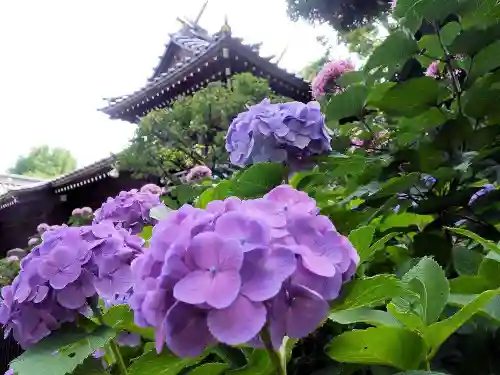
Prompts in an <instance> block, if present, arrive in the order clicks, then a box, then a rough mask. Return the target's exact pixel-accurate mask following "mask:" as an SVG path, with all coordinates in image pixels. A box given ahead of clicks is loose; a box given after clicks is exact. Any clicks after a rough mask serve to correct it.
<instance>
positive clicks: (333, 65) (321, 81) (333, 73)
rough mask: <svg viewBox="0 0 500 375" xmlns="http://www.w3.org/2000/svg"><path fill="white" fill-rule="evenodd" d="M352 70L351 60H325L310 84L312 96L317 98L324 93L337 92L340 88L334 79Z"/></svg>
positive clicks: (340, 90)
mask: <svg viewBox="0 0 500 375" xmlns="http://www.w3.org/2000/svg"><path fill="white" fill-rule="evenodd" d="M353 70H354V64H353V63H352V62H351V60H336V61H330V62H327V63H326V64H325V65H324V66H323V68H322V69H321V70H320V72H319V73H318V74H317V75H316V77H315V78H314V80H313V81H312V84H311V89H312V94H313V96H314V98H316V99H319V98H321V97H322V96H324V95H325V94H326V93H333V94H338V93H339V92H342V90H343V89H342V88H341V87H340V86H338V85H337V84H336V82H335V81H336V80H337V79H338V78H339V77H341V76H342V75H343V74H344V73H346V72H351V71H353Z"/></svg>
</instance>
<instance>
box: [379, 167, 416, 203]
mask: <svg viewBox="0 0 500 375" xmlns="http://www.w3.org/2000/svg"><path fill="white" fill-rule="evenodd" d="M418 181H420V176H419V174H418V173H410V174H407V175H404V176H399V177H393V178H391V179H389V180H387V181H385V182H384V183H383V184H382V185H381V186H380V190H379V191H377V192H376V193H375V194H373V196H372V197H373V198H381V197H388V196H391V195H394V194H396V193H400V192H403V191H405V190H408V189H409V188H411V187H412V186H413V185H415V184H416V183H417V182H418Z"/></svg>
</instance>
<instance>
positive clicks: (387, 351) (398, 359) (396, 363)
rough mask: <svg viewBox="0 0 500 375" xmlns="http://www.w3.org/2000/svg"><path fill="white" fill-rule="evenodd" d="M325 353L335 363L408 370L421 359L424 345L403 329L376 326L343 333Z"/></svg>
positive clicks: (423, 354)
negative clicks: (383, 366)
mask: <svg viewBox="0 0 500 375" xmlns="http://www.w3.org/2000/svg"><path fill="white" fill-rule="evenodd" d="M326 352H327V354H328V355H329V356H330V357H331V358H333V359H334V360H336V361H338V362H346V363H363V364H370V365H385V366H392V367H396V368H398V369H401V370H411V369H416V368H418V367H419V365H420V363H421V362H422V361H423V360H424V358H425V343H424V340H423V339H422V337H420V336H419V335H418V334H416V333H414V332H412V331H409V330H407V329H405V328H399V327H377V328H368V329H366V330H354V331H348V332H344V333H342V334H341V335H339V336H337V337H335V338H334V339H333V340H332V341H331V342H330V343H329V344H328V346H327V348H326Z"/></svg>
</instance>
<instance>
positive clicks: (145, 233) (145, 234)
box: [139, 225, 153, 243]
mask: <svg viewBox="0 0 500 375" xmlns="http://www.w3.org/2000/svg"><path fill="white" fill-rule="evenodd" d="M152 235H153V227H152V226H151V225H147V226H145V227H144V228H142V231H141V233H139V236H141V238H142V239H143V240H144V241H146V243H147V242H149V240H150V239H151V236H152Z"/></svg>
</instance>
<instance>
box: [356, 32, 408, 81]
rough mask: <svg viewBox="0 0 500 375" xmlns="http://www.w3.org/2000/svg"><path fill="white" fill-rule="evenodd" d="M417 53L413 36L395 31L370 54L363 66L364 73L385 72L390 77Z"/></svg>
mask: <svg viewBox="0 0 500 375" xmlns="http://www.w3.org/2000/svg"><path fill="white" fill-rule="evenodd" d="M417 52H418V45H417V42H416V41H415V39H414V38H413V35H412V34H411V33H410V32H406V31H405V30H401V29H399V30H396V31H394V32H392V33H391V34H389V36H388V37H387V38H386V39H385V40H384V41H383V42H382V43H381V44H380V45H379V46H378V47H377V48H375V50H374V51H373V52H372V54H371V55H370V57H369V58H368V61H367V62H366V64H365V72H368V73H375V74H380V73H381V72H384V70H387V73H386V74H387V75H388V76H390V75H392V74H393V73H394V72H395V71H397V69H398V68H400V67H402V66H403V65H404V64H405V62H406V61H407V60H408V59H410V58H411V57H412V56H413V55H414V54H416V53H417ZM384 73H385V72H384Z"/></svg>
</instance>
